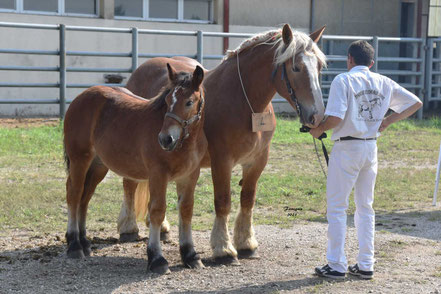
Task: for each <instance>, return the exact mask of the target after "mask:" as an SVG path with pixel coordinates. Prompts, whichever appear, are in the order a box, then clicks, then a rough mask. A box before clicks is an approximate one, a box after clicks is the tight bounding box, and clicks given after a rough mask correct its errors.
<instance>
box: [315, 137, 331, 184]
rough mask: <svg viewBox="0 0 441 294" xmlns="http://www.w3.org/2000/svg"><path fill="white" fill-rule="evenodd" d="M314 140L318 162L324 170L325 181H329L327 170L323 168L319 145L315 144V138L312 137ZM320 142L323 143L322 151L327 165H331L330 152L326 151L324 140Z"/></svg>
mask: <svg viewBox="0 0 441 294" xmlns="http://www.w3.org/2000/svg"><path fill="white" fill-rule="evenodd" d="M312 140H313V142H314V149H315V154H316V155H317V159H318V162H319V164H320V167H321V168H322V172H323V175H324V176H325V179H327V178H328V176H327V175H326V172H325V168H324V167H323V164H322V161H321V160H320V155H319V153H318V150H317V144H316V143H315V138H314V137H312ZM320 141H321V142H322V150H323V154H324V155H325V159H326V165H328V164H329V158H328V152H327V150H326V147H325V144H324V143H323V139H320Z"/></svg>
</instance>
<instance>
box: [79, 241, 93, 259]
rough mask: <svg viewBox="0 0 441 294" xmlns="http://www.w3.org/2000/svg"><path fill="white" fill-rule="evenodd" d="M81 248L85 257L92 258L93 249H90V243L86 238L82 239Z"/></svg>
mask: <svg viewBox="0 0 441 294" xmlns="http://www.w3.org/2000/svg"><path fill="white" fill-rule="evenodd" d="M80 244H81V247H83V253H84V256H90V254H91V253H92V249H90V241H89V240H87V238H86V237H84V238H80Z"/></svg>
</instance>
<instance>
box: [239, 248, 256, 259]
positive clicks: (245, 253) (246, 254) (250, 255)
mask: <svg viewBox="0 0 441 294" xmlns="http://www.w3.org/2000/svg"><path fill="white" fill-rule="evenodd" d="M237 255H238V257H239V258H241V259H242V258H247V259H260V256H259V254H258V253H257V250H251V249H240V250H237Z"/></svg>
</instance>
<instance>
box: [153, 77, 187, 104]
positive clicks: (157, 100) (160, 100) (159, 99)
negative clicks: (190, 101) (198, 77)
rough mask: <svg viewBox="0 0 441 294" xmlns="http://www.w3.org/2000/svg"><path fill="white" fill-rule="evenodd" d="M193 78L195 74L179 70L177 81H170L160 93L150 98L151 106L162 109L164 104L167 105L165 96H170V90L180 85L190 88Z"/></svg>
mask: <svg viewBox="0 0 441 294" xmlns="http://www.w3.org/2000/svg"><path fill="white" fill-rule="evenodd" d="M192 80H193V74H191V73H188V72H179V73H178V74H177V75H176V80H175V81H169V83H168V85H166V86H165V87H163V88H162V89H161V91H160V92H159V94H158V95H157V96H156V97H154V98H152V99H151V100H150V101H151V104H150V105H151V107H152V108H153V109H154V110H160V109H162V108H163V107H164V106H166V105H167V103H166V102H165V98H166V97H167V96H168V94H170V91H172V90H173V89H174V88H176V87H178V86H180V87H182V88H184V89H185V88H189V87H190V86H191V82H192Z"/></svg>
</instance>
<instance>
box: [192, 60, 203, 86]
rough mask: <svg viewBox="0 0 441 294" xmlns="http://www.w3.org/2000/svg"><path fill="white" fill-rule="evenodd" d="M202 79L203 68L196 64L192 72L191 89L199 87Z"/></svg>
mask: <svg viewBox="0 0 441 294" xmlns="http://www.w3.org/2000/svg"><path fill="white" fill-rule="evenodd" d="M203 79H204V70H203V69H202V68H201V67H200V66H199V65H196V69H195V70H194V72H193V81H192V84H193V89H195V90H197V89H199V86H200V85H201V83H202V80H203Z"/></svg>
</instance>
